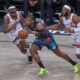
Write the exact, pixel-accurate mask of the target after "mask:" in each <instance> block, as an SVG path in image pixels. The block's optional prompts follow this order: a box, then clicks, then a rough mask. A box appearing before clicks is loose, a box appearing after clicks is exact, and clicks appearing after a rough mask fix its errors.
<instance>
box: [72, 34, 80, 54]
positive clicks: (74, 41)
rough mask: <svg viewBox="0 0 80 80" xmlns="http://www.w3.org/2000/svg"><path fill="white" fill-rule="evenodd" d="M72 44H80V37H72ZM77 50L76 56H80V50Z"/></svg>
mask: <svg viewBox="0 0 80 80" xmlns="http://www.w3.org/2000/svg"><path fill="white" fill-rule="evenodd" d="M72 44H80V35H75V36H72ZM75 48H76V54H80V48H77V47H76V46H75Z"/></svg>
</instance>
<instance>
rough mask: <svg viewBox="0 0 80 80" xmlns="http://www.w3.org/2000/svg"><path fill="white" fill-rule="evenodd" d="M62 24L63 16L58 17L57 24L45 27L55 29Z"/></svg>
mask: <svg viewBox="0 0 80 80" xmlns="http://www.w3.org/2000/svg"><path fill="white" fill-rule="evenodd" d="M62 25H63V17H61V18H60V21H59V22H58V23H57V24H55V25H52V26H49V27H47V29H48V30H55V29H58V28H60V27H61V26H62Z"/></svg>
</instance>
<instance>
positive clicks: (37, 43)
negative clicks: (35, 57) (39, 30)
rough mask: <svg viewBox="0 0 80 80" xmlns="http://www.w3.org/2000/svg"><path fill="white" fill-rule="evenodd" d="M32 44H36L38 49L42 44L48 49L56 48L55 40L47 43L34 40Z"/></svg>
mask: <svg viewBox="0 0 80 80" xmlns="http://www.w3.org/2000/svg"><path fill="white" fill-rule="evenodd" d="M32 44H35V45H37V46H38V47H39V48H40V49H41V48H42V47H43V46H46V47H47V48H48V49H54V50H55V49H56V48H57V44H56V42H50V43H49V44H46V43H44V42H42V41H34V42H33V43H32Z"/></svg>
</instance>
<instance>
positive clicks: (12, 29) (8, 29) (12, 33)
mask: <svg viewBox="0 0 80 80" xmlns="http://www.w3.org/2000/svg"><path fill="white" fill-rule="evenodd" d="M20 21H21V22H23V23H24V22H25V20H24V18H23V16H22V14H21V13H19V12H18V11H17V9H16V7H15V6H10V7H9V8H8V13H7V14H6V15H5V17H4V33H5V34H8V36H9V38H10V40H11V41H12V42H13V43H14V44H15V45H16V46H17V47H18V49H19V50H20V51H21V53H22V54H27V55H28V63H32V56H31V55H30V53H29V44H28V43H26V41H25V40H22V39H20V38H18V32H19V31H20V30H22V29H23V28H22V26H21V24H20Z"/></svg>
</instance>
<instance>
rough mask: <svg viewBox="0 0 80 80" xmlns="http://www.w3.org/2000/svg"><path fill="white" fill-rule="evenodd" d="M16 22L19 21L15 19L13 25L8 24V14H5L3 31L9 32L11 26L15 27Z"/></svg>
mask: <svg viewBox="0 0 80 80" xmlns="http://www.w3.org/2000/svg"><path fill="white" fill-rule="evenodd" d="M18 23H19V22H18V21H16V22H15V23H14V24H13V25H11V26H8V24H9V18H8V16H5V17H4V33H5V34H6V33H8V32H10V31H11V30H12V29H13V28H15V27H16V25H17V24H18Z"/></svg>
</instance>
